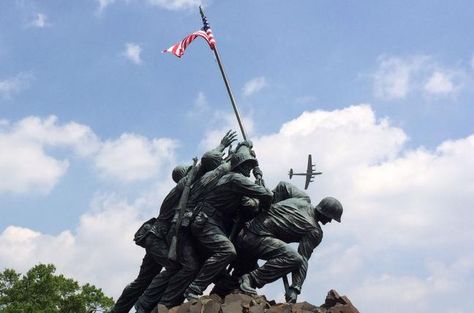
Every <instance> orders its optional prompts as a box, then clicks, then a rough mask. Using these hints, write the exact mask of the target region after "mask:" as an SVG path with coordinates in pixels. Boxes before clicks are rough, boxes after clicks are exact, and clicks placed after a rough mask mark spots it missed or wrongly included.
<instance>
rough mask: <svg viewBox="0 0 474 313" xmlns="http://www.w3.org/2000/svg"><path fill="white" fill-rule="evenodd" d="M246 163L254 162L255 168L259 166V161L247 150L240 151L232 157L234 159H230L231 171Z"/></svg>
mask: <svg viewBox="0 0 474 313" xmlns="http://www.w3.org/2000/svg"><path fill="white" fill-rule="evenodd" d="M244 162H252V163H253V165H254V167H255V166H258V161H257V159H256V158H255V157H253V156H252V155H251V154H250V152H249V151H248V150H247V149H245V150H244V151H239V152H236V153H234V154H233V155H232V158H231V159H230V169H231V170H234V169H235V168H236V167H237V166H239V165H241V164H242V163H244Z"/></svg>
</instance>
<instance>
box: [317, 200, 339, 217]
mask: <svg viewBox="0 0 474 313" xmlns="http://www.w3.org/2000/svg"><path fill="white" fill-rule="evenodd" d="M316 210H317V211H318V212H319V213H321V214H322V215H324V216H326V217H329V218H332V219H333V220H336V221H338V222H339V223H340V222H341V216H342V204H341V202H339V200H337V199H336V198H333V197H326V198H324V199H323V200H321V202H319V204H318V205H317V206H316Z"/></svg>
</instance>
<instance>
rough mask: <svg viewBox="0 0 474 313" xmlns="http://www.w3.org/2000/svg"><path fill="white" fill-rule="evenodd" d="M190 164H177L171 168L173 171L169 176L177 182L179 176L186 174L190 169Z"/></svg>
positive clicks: (179, 178)
mask: <svg viewBox="0 0 474 313" xmlns="http://www.w3.org/2000/svg"><path fill="white" fill-rule="evenodd" d="M191 167H192V166H190V165H178V166H176V167H175V168H174V169H173V172H172V173H171V177H172V178H173V181H174V182H175V183H177V182H179V181H180V180H181V178H183V177H184V176H186V174H188V172H189V170H190V169H191Z"/></svg>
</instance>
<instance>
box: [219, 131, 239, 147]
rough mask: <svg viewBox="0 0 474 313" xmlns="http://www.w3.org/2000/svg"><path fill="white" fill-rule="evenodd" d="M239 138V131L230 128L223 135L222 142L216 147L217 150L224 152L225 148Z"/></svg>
mask: <svg viewBox="0 0 474 313" xmlns="http://www.w3.org/2000/svg"><path fill="white" fill-rule="evenodd" d="M236 140H237V132H236V131H234V130H232V129H229V131H227V133H226V134H225V135H224V137H222V140H221V142H220V144H219V145H218V146H217V147H216V150H219V151H220V152H223V151H224V149H225V148H227V147H228V146H230V145H231V144H232V143H233V142H234V141H236Z"/></svg>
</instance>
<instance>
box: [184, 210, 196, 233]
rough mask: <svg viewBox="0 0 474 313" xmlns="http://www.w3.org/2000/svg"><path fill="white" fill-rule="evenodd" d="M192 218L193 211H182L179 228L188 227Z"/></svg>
mask: <svg viewBox="0 0 474 313" xmlns="http://www.w3.org/2000/svg"><path fill="white" fill-rule="evenodd" d="M193 220H194V214H193V212H186V213H184V215H183V218H182V219H181V228H182V229H183V228H184V229H188V228H189V225H191V223H192V222H193Z"/></svg>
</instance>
